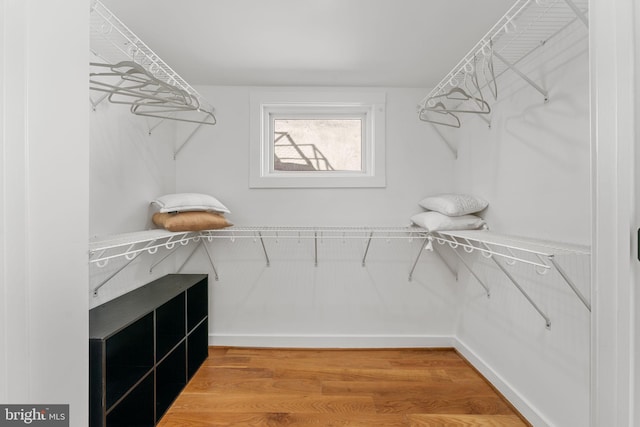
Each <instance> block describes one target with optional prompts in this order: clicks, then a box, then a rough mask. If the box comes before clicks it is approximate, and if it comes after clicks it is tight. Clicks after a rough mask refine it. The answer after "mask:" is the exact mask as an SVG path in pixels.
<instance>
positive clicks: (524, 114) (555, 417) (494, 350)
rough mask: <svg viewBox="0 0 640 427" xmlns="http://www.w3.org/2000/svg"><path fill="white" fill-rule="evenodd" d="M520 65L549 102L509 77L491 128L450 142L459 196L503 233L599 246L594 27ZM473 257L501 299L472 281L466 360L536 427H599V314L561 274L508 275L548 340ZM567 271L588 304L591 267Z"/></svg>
mask: <svg viewBox="0 0 640 427" xmlns="http://www.w3.org/2000/svg"><path fill="white" fill-rule="evenodd" d="M519 67H520V68H521V69H522V70H523V71H524V72H525V73H526V74H527V75H528V76H529V77H531V78H532V79H533V80H534V81H536V82H541V83H542V85H543V86H544V87H545V88H546V89H547V90H548V91H549V98H550V99H549V102H548V103H544V102H543V96H542V95H541V94H540V93H539V92H537V91H536V90H535V89H534V88H532V87H531V86H529V85H528V84H527V83H526V82H524V81H523V80H521V79H519V78H518V77H517V76H515V75H514V74H513V73H506V74H505V75H504V76H503V77H501V78H500V79H499V80H498V83H499V85H498V86H499V90H500V99H499V101H498V102H495V103H493V104H492V107H493V112H492V115H491V123H492V127H491V129H489V128H488V127H487V126H486V124H485V123H484V122H483V121H481V120H479V119H478V118H468V119H466V120H465V121H464V123H463V127H462V128H461V129H460V130H459V131H458V133H457V134H452V133H450V132H449V133H448V134H451V135H455V136H456V139H455V141H457V144H458V156H459V157H458V160H457V161H456V164H455V168H456V171H455V179H456V189H457V190H459V191H462V192H471V193H476V194H479V195H481V196H483V197H485V198H486V199H487V200H489V202H490V206H489V208H488V209H487V211H486V212H485V213H484V216H485V218H486V220H487V222H488V224H489V226H490V228H491V229H492V230H493V231H495V232H500V233H507V234H511V235H517V236H528V237H533V238H538V239H545V240H552V241H557V242H566V243H572V244H581V245H589V244H590V241H591V234H590V232H591V215H590V212H591V199H590V194H591V190H590V176H591V175H590V140H589V87H588V84H589V65H588V40H587V30H586V28H585V27H584V26H583V25H582V23H580V22H576V23H575V24H574V26H572V27H570V28H569V29H568V30H567V32H566V33H564V34H562V35H561V36H559V37H558V38H557V39H554V40H553V41H551V42H548V43H547V44H546V45H545V46H544V48H541V49H539V50H538V51H537V52H536V54H534V55H532V56H531V57H530V58H528V59H527V60H526V61H523V62H522V63H521V64H519ZM451 139H452V140H453V138H451ZM469 259H470V261H471V262H472V263H473V265H474V269H475V271H476V273H477V274H478V275H479V277H480V278H481V279H483V280H484V281H485V283H487V285H488V286H489V287H490V288H491V291H492V296H491V299H489V300H488V299H486V298H485V297H484V296H483V293H482V289H481V288H480V287H479V285H478V284H477V283H475V279H474V278H473V277H472V276H471V275H469V274H468V273H467V272H466V271H463V272H461V274H460V279H459V282H460V285H461V286H463V287H465V289H466V290H465V292H464V298H463V300H462V301H461V304H462V305H463V307H464V308H463V310H462V315H461V317H460V320H459V324H458V328H457V331H456V336H457V338H458V340H459V341H460V343H461V345H462V348H463V349H464V352H465V354H467V356H468V357H469V358H470V359H471V360H473V361H474V362H476V363H478V367H479V369H480V370H481V371H482V372H483V373H484V374H485V375H486V376H487V377H488V378H490V379H492V380H493V381H495V383H496V385H498V386H501V385H506V386H507V387H508V388H510V389H511V390H508V389H507V390H508V391H505V394H507V396H508V397H510V398H512V401H513V403H515V404H516V405H517V406H519V407H520V409H521V410H522V411H523V413H524V414H525V415H526V416H528V417H529V419H530V420H531V421H532V422H534V425H536V426H537V425H546V424H549V425H555V426H586V425H588V424H589V363H590V358H589V345H590V315H589V311H588V310H587V309H586V308H585V307H584V306H583V305H582V303H581V302H580V300H579V299H578V298H577V297H576V296H575V295H574V294H573V293H572V291H571V290H570V289H569V287H568V285H567V284H566V283H564V282H563V281H562V280H561V278H560V276H559V275H558V274H557V273H556V272H550V273H548V274H547V275H545V276H540V275H538V274H536V273H535V272H534V270H533V269H532V268H531V267H530V266H526V265H517V266H515V267H509V270H510V271H511V272H512V274H513V275H514V276H515V277H516V279H517V280H518V281H519V282H520V284H521V285H522V286H523V288H525V289H526V290H527V292H529V293H530V295H531V297H532V298H533V300H534V301H535V302H536V303H537V304H538V305H539V306H540V307H541V309H542V310H543V311H544V312H546V314H547V315H548V316H549V317H550V318H551V322H552V325H551V330H546V329H545V322H544V320H543V319H542V317H541V316H539V315H538V313H537V312H536V311H535V310H534V309H533V307H532V306H531V305H529V303H528V302H527V301H526V299H525V298H524V297H523V296H522V295H521V294H520V292H519V291H518V290H517V288H516V287H515V286H513V284H512V283H510V282H509V280H508V279H507V278H506V276H505V275H504V274H502V272H501V271H500V270H498V269H497V268H496V266H495V265H494V264H493V263H492V262H491V261H489V260H486V259H484V258H482V257H481V256H478V255H472V256H470V257H469ZM558 261H559V262H560V264H561V265H563V266H564V267H565V268H566V269H567V272H568V273H569V276H570V277H572V278H573V279H574V281H575V283H576V285H577V286H578V287H579V288H580V289H581V290H582V293H583V294H584V295H587V296H589V295H590V287H589V284H590V263H589V257H588V256H577V255H576V256H562V257H558ZM503 389H504V387H503ZM503 391H504V390H503ZM513 391H515V395H514V393H513ZM519 402H520V403H522V402H524V403H525V404H526V405H528V406H529V407H530V408H533V411H531V410H529V408H526V407H525V406H522V405H521V404H519ZM523 408H524V409H523ZM536 411H537V413H536Z"/></svg>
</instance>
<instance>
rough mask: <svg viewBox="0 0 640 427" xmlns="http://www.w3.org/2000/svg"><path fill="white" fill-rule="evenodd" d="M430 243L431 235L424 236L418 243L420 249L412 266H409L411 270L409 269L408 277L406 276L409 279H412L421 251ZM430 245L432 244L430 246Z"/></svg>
mask: <svg viewBox="0 0 640 427" xmlns="http://www.w3.org/2000/svg"><path fill="white" fill-rule="evenodd" d="M430 244H431V237H425V239H424V241H423V242H422V244H421V245H420V250H419V251H418V255H417V256H416V259H415V261H413V266H411V271H409V278H408V280H409V281H411V280H413V272H414V270H415V269H416V266H417V265H418V261H419V260H420V257H421V256H422V251H424V250H426V249H427V248H429V247H430ZM432 247H433V246H431V248H432Z"/></svg>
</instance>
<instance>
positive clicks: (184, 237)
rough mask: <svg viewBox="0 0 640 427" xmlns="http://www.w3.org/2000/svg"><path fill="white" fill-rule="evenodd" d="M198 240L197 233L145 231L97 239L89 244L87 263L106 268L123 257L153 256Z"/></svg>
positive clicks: (198, 235)
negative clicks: (164, 249) (143, 254)
mask: <svg viewBox="0 0 640 427" xmlns="http://www.w3.org/2000/svg"><path fill="white" fill-rule="evenodd" d="M199 240H200V233H198V232H176V233H174V232H170V231H165V230H147V231H137V232H133V233H124V234H118V235H115V236H109V237H106V238H97V239H94V240H93V241H91V242H89V263H90V264H95V265H96V266H98V267H104V266H106V265H107V264H108V263H109V261H110V260H112V259H114V258H120V257H124V258H126V259H127V260H129V261H131V260H133V259H134V258H135V257H136V256H138V255H140V254H141V253H143V252H148V253H150V254H155V253H156V252H157V251H158V249H160V248H166V249H173V248H174V247H175V246H176V245H181V246H186V245H188V244H189V243H191V242H197V241H199Z"/></svg>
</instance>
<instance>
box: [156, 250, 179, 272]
mask: <svg viewBox="0 0 640 427" xmlns="http://www.w3.org/2000/svg"><path fill="white" fill-rule="evenodd" d="M179 247H180V246H174V247H173V249H171V250H169V252H167V253H166V254H165V255H164V256H163V257H162V258H160V259H159V260H158V261H156V262H154V263H153V264H151V267H149V273H153V269H154V268H156V266H157V265H158V264H160V263H161V262H162V261H164V260H165V259H167V258H169V256H170V255H171V254H173V253H174V252H175V251H176V250H178V248H179Z"/></svg>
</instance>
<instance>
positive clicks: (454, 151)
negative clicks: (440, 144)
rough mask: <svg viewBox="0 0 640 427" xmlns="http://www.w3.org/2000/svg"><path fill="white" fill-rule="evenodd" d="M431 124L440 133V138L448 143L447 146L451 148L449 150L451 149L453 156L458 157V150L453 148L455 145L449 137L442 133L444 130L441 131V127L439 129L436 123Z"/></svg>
mask: <svg viewBox="0 0 640 427" xmlns="http://www.w3.org/2000/svg"><path fill="white" fill-rule="evenodd" d="M431 126H432V127H433V129H434V130H435V131H436V133H437V134H438V136H439V137H440V139H442V140H443V141H444V143H445V144H447V148H448V149H449V151H451V154H453V157H454V158H455V159H457V158H458V150H456V149H455V148H453V145H451V143H450V142H449V140H447V138H445V137H444V135H443V134H442V132H440V129H438V126H436V125H435V124H433V123H431Z"/></svg>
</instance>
